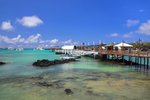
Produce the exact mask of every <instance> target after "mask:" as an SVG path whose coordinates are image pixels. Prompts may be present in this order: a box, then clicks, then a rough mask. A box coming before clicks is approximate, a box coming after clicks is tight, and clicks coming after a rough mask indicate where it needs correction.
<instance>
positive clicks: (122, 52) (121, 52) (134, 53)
mask: <svg viewBox="0 0 150 100" xmlns="http://www.w3.org/2000/svg"><path fill="white" fill-rule="evenodd" d="M99 54H115V55H127V56H142V57H150V52H149V51H148V52H141V51H137V50H132V51H129V50H100V51H99Z"/></svg>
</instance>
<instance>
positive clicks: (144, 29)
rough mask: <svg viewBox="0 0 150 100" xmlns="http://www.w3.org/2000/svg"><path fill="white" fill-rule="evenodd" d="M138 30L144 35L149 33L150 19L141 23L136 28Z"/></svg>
mask: <svg viewBox="0 0 150 100" xmlns="http://www.w3.org/2000/svg"><path fill="white" fill-rule="evenodd" d="M138 32H139V33H141V34H145V35H150V20H148V21H147V22H145V23H142V24H141V25H140V27H139V29H138Z"/></svg>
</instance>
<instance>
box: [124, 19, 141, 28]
mask: <svg viewBox="0 0 150 100" xmlns="http://www.w3.org/2000/svg"><path fill="white" fill-rule="evenodd" d="M139 22H140V21H139V20H132V19H128V20H127V24H126V25H127V27H131V26H135V25H138V24H139Z"/></svg>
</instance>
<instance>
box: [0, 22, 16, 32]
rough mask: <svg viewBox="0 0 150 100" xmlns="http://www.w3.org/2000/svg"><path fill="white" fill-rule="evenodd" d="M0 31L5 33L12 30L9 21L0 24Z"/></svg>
mask: <svg viewBox="0 0 150 100" xmlns="http://www.w3.org/2000/svg"><path fill="white" fill-rule="evenodd" d="M1 29H2V30H6V31H11V30H13V29H14V27H13V26H12V24H11V22H10V21H3V22H2V24H1Z"/></svg>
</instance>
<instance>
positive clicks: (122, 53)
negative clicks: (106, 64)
mask: <svg viewBox="0 0 150 100" xmlns="http://www.w3.org/2000/svg"><path fill="white" fill-rule="evenodd" d="M99 56H100V57H101V58H102V59H105V60H110V61H116V62H118V61H119V60H121V63H123V64H126V65H135V67H137V68H140V69H141V68H142V67H143V69H144V70H145V69H146V70H148V69H149V65H150V61H149V58H150V53H149V52H140V51H135V50H131V51H130V50H101V49H100V50H99Z"/></svg>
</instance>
